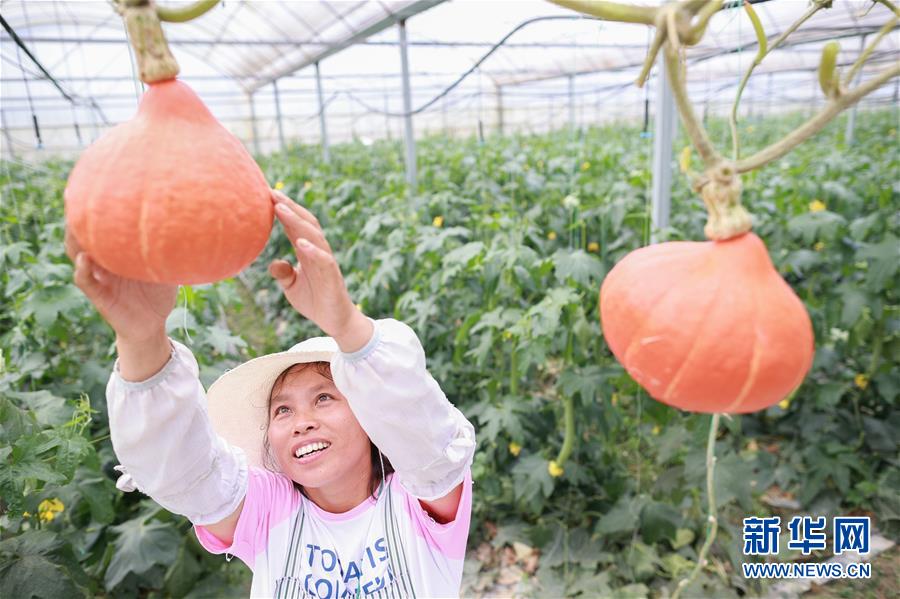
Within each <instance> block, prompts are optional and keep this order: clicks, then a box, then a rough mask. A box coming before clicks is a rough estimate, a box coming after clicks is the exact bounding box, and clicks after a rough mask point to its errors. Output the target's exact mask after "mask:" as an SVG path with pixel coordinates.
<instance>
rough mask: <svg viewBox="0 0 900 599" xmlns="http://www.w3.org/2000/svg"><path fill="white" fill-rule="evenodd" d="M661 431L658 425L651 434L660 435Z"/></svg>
mask: <svg viewBox="0 0 900 599" xmlns="http://www.w3.org/2000/svg"><path fill="white" fill-rule="evenodd" d="M659 431H660V428H659V425H658V424H657V425H655V426H654V427H653V430H652V431H650V432H651V433H653V434H654V435H658V434H659Z"/></svg>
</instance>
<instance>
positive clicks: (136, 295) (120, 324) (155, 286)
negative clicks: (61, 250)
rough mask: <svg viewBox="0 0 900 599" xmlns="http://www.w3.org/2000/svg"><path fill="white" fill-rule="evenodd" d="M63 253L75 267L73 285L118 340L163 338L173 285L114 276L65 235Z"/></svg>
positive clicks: (173, 297) (173, 296)
mask: <svg viewBox="0 0 900 599" xmlns="http://www.w3.org/2000/svg"><path fill="white" fill-rule="evenodd" d="M65 244H66V253H67V254H68V255H69V258H70V259H71V260H72V262H73V263H74V264H75V276H74V279H75V285H76V286H77V287H78V288H79V289H81V291H82V292H84V294H85V295H86V296H87V298H88V299H89V300H90V301H91V303H92V304H94V307H95V308H97V311H98V312H99V313H100V315H101V316H102V317H103V319H104V320H106V322H108V323H109V325H110V326H111V327H112V328H113V330H114V331H115V332H116V336H117V337H118V338H119V339H122V340H125V341H127V342H129V343H133V344H135V343H141V342H144V341H146V340H148V339H153V338H158V337H159V334H160V332H161V333H162V335H163V337H165V331H166V318H168V316H169V313H170V312H171V311H172V309H173V308H174V307H175V301H176V298H177V295H178V286H177V285H164V284H161V283H144V282H141V281H134V280H132V279H126V278H124V277H120V276H118V275H115V274H113V273H111V272H109V271H108V270H106V269H105V268H103V267H102V266H100V265H99V264H97V263H96V262H94V261H93V260H92V259H91V257H90V256H88V254H87V252H85V251H84V250H83V249H82V247H81V245H80V244H79V243H78V240H77V239H75V236H74V235H72V234H71V233H70V232H69V231H68V230H67V231H66V241H65Z"/></svg>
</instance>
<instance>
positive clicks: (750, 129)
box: [747, 125, 753, 133]
mask: <svg viewBox="0 0 900 599" xmlns="http://www.w3.org/2000/svg"><path fill="white" fill-rule="evenodd" d="M747 133H753V125H750V126H749V127H747Z"/></svg>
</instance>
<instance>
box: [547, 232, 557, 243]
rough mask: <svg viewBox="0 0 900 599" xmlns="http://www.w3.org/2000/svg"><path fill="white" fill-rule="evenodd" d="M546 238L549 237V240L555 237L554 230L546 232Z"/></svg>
mask: <svg viewBox="0 0 900 599" xmlns="http://www.w3.org/2000/svg"><path fill="white" fill-rule="evenodd" d="M547 239H549V240H550V241H553V240H554V239H556V231H550V232H549V233H547Z"/></svg>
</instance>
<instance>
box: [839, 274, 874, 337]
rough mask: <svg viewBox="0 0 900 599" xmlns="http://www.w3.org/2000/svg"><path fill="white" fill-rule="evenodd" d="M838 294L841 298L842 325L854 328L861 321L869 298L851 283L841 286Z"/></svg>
mask: <svg viewBox="0 0 900 599" xmlns="http://www.w3.org/2000/svg"><path fill="white" fill-rule="evenodd" d="M837 292H838V293H839V294H840V298H841V325H843V326H845V327H852V326H853V325H855V324H856V321H857V320H859V317H860V315H861V314H862V310H863V307H865V306H866V304H867V303H868V301H869V298H868V296H867V295H866V294H865V293H864V292H863V291H861V290H860V289H859V288H858V287H856V286H854V285H851V284H849V283H842V284H840V285H839V286H838V288H837Z"/></svg>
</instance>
